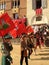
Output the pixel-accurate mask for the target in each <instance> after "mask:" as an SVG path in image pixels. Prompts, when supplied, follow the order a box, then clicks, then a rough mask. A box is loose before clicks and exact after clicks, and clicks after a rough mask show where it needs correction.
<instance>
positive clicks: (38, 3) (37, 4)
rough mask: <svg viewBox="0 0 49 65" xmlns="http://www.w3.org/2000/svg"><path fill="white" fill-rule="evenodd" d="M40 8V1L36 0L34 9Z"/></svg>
mask: <svg viewBox="0 0 49 65" xmlns="http://www.w3.org/2000/svg"><path fill="white" fill-rule="evenodd" d="M38 8H41V0H36V9H38Z"/></svg>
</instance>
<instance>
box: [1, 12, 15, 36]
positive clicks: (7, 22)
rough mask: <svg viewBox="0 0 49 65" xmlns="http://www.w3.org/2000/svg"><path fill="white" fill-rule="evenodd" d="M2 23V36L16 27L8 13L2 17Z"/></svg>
mask: <svg viewBox="0 0 49 65" xmlns="http://www.w3.org/2000/svg"><path fill="white" fill-rule="evenodd" d="M0 24H1V27H2V28H0V33H1V34H2V36H4V35H6V34H7V33H8V32H9V31H10V30H12V29H14V27H15V25H14V23H13V21H12V20H11V18H10V17H9V15H8V14H7V13H4V14H3V15H2V16H1V17H0Z"/></svg>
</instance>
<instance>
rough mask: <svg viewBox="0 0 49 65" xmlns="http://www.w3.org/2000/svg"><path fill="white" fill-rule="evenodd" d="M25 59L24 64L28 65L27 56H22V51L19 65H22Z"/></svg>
mask: <svg viewBox="0 0 49 65" xmlns="http://www.w3.org/2000/svg"><path fill="white" fill-rule="evenodd" d="M24 58H25V63H26V65H28V58H27V56H24V51H22V52H21V59H20V65H22V64H23V59H24Z"/></svg>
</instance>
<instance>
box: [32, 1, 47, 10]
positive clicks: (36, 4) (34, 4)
mask: <svg viewBox="0 0 49 65" xmlns="http://www.w3.org/2000/svg"><path fill="white" fill-rule="evenodd" d="M40 7H42V8H46V7H47V0H32V8H33V9H34V10H35V9H38V8H40Z"/></svg>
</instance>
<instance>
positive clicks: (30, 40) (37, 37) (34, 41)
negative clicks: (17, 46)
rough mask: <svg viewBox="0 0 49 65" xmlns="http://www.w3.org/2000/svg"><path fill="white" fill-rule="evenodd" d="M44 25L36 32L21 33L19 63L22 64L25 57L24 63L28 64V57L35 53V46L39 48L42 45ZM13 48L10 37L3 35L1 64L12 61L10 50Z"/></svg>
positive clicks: (44, 37) (44, 35) (9, 63)
mask: <svg viewBox="0 0 49 65" xmlns="http://www.w3.org/2000/svg"><path fill="white" fill-rule="evenodd" d="M46 30H47V28H46V27H41V28H38V30H37V31H36V33H28V34H22V36H21V37H20V43H21V58H20V65H23V59H24V58H25V63H26V65H28V59H30V55H31V54H32V53H33V51H34V53H35V55H36V50H37V46H39V49H41V46H44V43H45V42H44V41H45V39H46ZM12 50H13V46H12V44H11V41H10V37H8V36H7V35H6V36H4V37H3V43H2V45H1V52H2V64H1V65H11V63H13V60H12V57H11V54H10V52H11V51H12Z"/></svg>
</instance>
